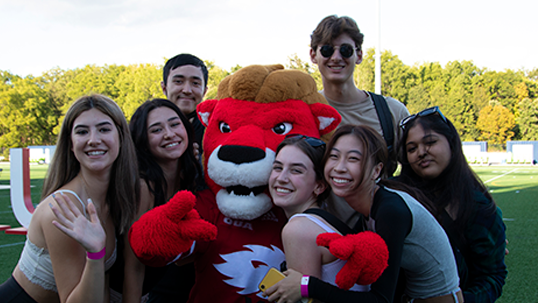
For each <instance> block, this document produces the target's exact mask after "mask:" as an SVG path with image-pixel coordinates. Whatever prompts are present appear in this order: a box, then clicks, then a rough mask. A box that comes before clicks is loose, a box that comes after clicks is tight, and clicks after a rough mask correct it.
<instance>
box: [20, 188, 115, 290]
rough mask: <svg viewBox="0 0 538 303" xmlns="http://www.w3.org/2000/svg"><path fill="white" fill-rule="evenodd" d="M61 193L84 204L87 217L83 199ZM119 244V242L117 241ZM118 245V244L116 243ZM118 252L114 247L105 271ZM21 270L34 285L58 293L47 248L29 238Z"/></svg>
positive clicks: (22, 254)
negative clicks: (37, 244) (38, 245)
mask: <svg viewBox="0 0 538 303" xmlns="http://www.w3.org/2000/svg"><path fill="white" fill-rule="evenodd" d="M56 192H59V193H64V192H67V193H70V194H72V195H74V196H75V197H76V198H77V199H78V200H79V201H80V203H81V204H82V210H83V213H84V215H85V216H86V217H87V216H88V214H87V213H86V204H84V202H82V199H80V197H79V196H78V195H77V194H76V193H75V192H73V191H71V190H68V189H64V190H58V191H56ZM116 242H117V241H116ZM116 244H117V243H116ZM116 257H117V251H116V245H115V246H114V252H112V255H111V256H110V258H109V259H108V260H106V261H105V271H106V270H108V269H109V268H110V267H112V265H114V262H115V261H116ZM19 269H20V270H21V272H22V273H23V274H24V275H25V276H26V278H28V280H29V281H30V282H32V283H34V284H37V285H39V286H41V287H43V288H44V289H46V290H52V291H54V292H58V289H57V288H56V280H55V279H54V273H53V271H52V262H51V260H50V254H49V252H48V250H46V249H45V248H40V247H37V246H36V245H35V244H34V243H32V242H30V239H28V237H27V238H26V242H25V243H24V248H23V250H22V253H21V257H20V259H19Z"/></svg>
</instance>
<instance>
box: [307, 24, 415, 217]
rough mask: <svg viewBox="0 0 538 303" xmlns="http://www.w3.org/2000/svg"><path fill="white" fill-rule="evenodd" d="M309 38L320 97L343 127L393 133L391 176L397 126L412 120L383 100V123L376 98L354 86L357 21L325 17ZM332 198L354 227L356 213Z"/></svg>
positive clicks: (399, 105)
mask: <svg viewBox="0 0 538 303" xmlns="http://www.w3.org/2000/svg"><path fill="white" fill-rule="evenodd" d="M310 37H311V41H310V47H311V49H310V59H311V60H312V62H313V63H314V64H317V66H318V69H319V71H320V73H321V79H322V81H323V90H322V91H321V92H320V93H321V94H323V95H324V96H325V98H326V99H327V101H328V102H329V104H330V105H331V106H332V107H334V108H335V109H336V110H337V111H338V112H339V113H340V115H341V116H342V123H341V124H359V125H368V126H370V127H372V128H374V129H375V130H377V131H378V132H379V133H380V134H381V135H383V136H384V137H385V140H387V135H385V134H383V126H382V125H381V124H382V123H384V124H385V127H386V128H387V129H391V131H392V134H391V135H392V140H388V141H392V147H393V148H392V152H391V154H390V157H391V160H392V161H391V162H392V163H391V164H390V163H386V164H385V165H387V166H389V167H388V168H389V169H388V172H387V171H386V175H387V176H392V173H393V172H394V170H395V169H396V163H397V162H396V160H397V155H396V152H395V150H396V145H397V142H398V139H399V137H400V131H399V129H398V125H399V122H400V120H402V119H403V118H405V117H407V116H409V111H408V110H407V108H406V107H405V105H404V104H403V103H401V102H400V101H398V100H396V99H394V98H392V97H384V99H385V100H386V105H387V106H388V108H387V107H385V109H386V110H385V111H383V112H382V114H386V119H384V121H383V122H381V121H380V116H379V115H378V111H377V110H376V105H374V102H373V99H372V96H374V94H372V93H370V92H367V91H364V90H361V89H359V88H358V87H357V86H355V81H354V77H353V72H354V71H355V65H357V64H360V63H361V62H362V55H363V54H362V48H361V47H362V42H363V38H364V35H363V34H362V33H361V31H360V30H359V27H358V26H357V23H356V22H355V20H353V19H351V18H350V17H346V16H343V17H337V16H336V15H331V16H328V17H325V18H324V19H323V20H321V22H320V23H319V24H318V26H317V27H316V29H315V30H314V31H313V32H312V35H311V36H310ZM375 98H376V99H377V100H378V103H379V102H383V101H379V99H380V98H381V99H383V98H382V97H381V96H379V97H375ZM389 114H390V115H389ZM387 120H390V121H387ZM386 122H389V123H386ZM390 124H392V125H390ZM386 125H389V127H390V128H389V127H387V126H386ZM387 133H388V132H387ZM386 168H387V167H386ZM333 198H334V199H336V200H337V201H335V203H333V204H335V205H336V209H334V210H333V212H334V213H335V214H336V215H337V216H338V217H339V218H340V219H342V220H343V221H344V222H346V223H347V224H348V225H350V226H353V225H354V224H355V221H356V220H357V218H356V216H351V214H353V213H354V211H353V209H351V208H350V207H349V206H348V205H347V203H345V201H340V200H341V199H338V197H336V196H335V195H331V199H333Z"/></svg>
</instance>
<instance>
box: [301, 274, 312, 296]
mask: <svg viewBox="0 0 538 303" xmlns="http://www.w3.org/2000/svg"><path fill="white" fill-rule="evenodd" d="M308 281H310V276H307V275H304V276H303V277H302V278H301V297H303V298H308Z"/></svg>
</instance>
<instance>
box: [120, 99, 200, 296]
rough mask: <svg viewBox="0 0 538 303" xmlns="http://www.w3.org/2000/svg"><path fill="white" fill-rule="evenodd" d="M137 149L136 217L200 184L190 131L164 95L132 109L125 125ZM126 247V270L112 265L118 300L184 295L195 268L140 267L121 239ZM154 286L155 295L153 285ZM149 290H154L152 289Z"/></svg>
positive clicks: (190, 282) (187, 123) (192, 281)
mask: <svg viewBox="0 0 538 303" xmlns="http://www.w3.org/2000/svg"><path fill="white" fill-rule="evenodd" d="M129 127H130V130H131V136H132V138H133V142H134V145H135V147H136V156H137V159H138V167H139V171H140V178H141V181H142V182H140V183H141V190H140V194H141V207H140V210H139V212H138V217H140V216H141V215H142V214H144V213H145V212H146V211H148V210H150V209H152V208H154V207H156V206H159V205H162V204H164V203H166V201H168V199H169V198H170V197H172V196H173V195H174V194H175V193H176V192H178V191H180V190H189V191H191V192H196V187H197V185H199V184H203V181H202V179H201V178H202V168H201V166H200V164H199V162H198V160H197V159H196V157H195V155H194V150H193V142H195V141H194V131H193V129H192V126H191V124H190V123H189V121H188V120H187V118H185V116H184V115H183V113H182V112H181V111H180V110H179V108H178V107H177V106H176V105H175V104H174V103H172V102H170V101H168V100H166V99H153V100H149V101H146V102H144V103H143V104H142V105H140V107H138V109H137V110H136V111H135V113H134V114H133V116H132V117H131V122H130V123H129ZM123 240H124V244H123V246H124V247H125V249H126V253H125V254H124V256H125V268H121V266H120V267H119V268H117V269H116V270H117V276H121V275H122V274H123V277H124V281H123V284H122V280H121V279H117V281H116V284H115V285H113V288H114V289H115V290H116V291H118V292H122V294H123V295H122V297H123V298H122V299H123V302H140V298H141V296H143V295H146V294H148V293H149V296H148V297H149V300H150V301H151V302H161V301H162V300H165V301H166V299H164V298H163V297H162V296H163V294H164V295H165V294H166V293H167V292H170V295H171V296H173V297H174V298H173V300H174V302H182V301H186V300H187V299H188V295H189V292H190V288H191V287H192V285H193V284H194V266H193V265H192V264H188V265H184V266H181V267H178V266H176V265H175V264H171V265H169V266H167V267H163V268H153V267H147V266H144V265H143V264H142V263H140V262H139V261H138V259H137V258H136V257H135V256H134V254H133V253H132V251H131V248H130V246H129V244H128V243H129V241H127V239H126V238H124V239H123ZM156 288H157V289H159V290H160V291H159V292H158V293H155V292H154V291H155V289H156ZM152 290H153V291H152Z"/></svg>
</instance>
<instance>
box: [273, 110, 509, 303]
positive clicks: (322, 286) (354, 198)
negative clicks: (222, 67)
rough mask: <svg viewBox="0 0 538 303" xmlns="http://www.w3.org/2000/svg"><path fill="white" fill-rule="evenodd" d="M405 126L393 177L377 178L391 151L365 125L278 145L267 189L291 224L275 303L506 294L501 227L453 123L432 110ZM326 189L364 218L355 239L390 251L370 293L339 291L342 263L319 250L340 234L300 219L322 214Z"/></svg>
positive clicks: (321, 222)
mask: <svg viewBox="0 0 538 303" xmlns="http://www.w3.org/2000/svg"><path fill="white" fill-rule="evenodd" d="M400 127H401V129H402V130H403V137H402V141H401V143H400V144H399V146H398V152H399V159H400V163H401V165H402V169H401V173H400V174H399V176H397V177H396V178H391V179H384V178H382V177H381V176H383V169H384V163H387V161H388V151H387V147H386V144H385V142H384V140H383V138H382V137H381V136H380V135H379V134H378V133H377V132H376V131H375V130H373V129H372V128H370V127H368V126H359V125H351V124H347V125H342V126H340V127H339V128H338V129H337V130H336V132H335V133H334V134H333V136H332V138H331V139H330V141H329V142H328V143H327V145H326V147H325V144H324V143H323V142H322V141H320V140H316V139H314V138H305V137H290V138H287V139H285V140H284V141H283V142H282V143H281V144H280V146H279V147H278V149H277V154H276V159H275V162H274V164H273V170H272V173H271V177H270V184H269V185H270V191H271V195H272V197H273V200H274V202H275V204H276V205H278V206H280V207H282V208H283V209H284V211H285V212H286V215H287V216H288V218H289V221H288V223H287V225H286V226H285V227H284V230H283V232H282V240H283V243H284V251H285V254H286V262H287V266H288V271H287V272H286V275H287V278H286V279H284V280H282V281H281V282H279V283H277V284H276V285H275V286H273V287H271V288H269V289H267V290H266V291H265V294H266V295H268V299H269V301H271V302H279V303H280V302H297V301H298V300H299V299H301V298H302V297H305V296H306V297H310V298H314V299H317V300H319V301H321V302H455V303H458V302H464V297H465V302H493V301H495V300H496V298H498V297H499V296H500V294H501V290H502V286H503V284H504V279H505V278H506V274H507V271H506V266H505V264H504V256H505V226H504V223H503V222H502V215H501V212H500V210H499V208H498V207H496V205H495V203H494V201H493V199H492V198H491V196H490V194H489V193H488V191H487V188H486V187H485V186H484V185H483V184H482V182H481V181H480V179H479V178H478V177H477V176H476V175H475V174H474V173H473V171H472V170H471V168H470V167H469V165H468V164H467V162H466V160H465V157H464V155H463V152H462V148H461V141H460V138H459V135H458V133H457V131H456V129H455V128H454V125H453V124H452V123H451V122H450V121H449V120H448V119H447V118H446V117H444V115H443V114H442V113H441V111H440V110H439V108H438V107H432V108H428V109H426V110H424V111H422V112H419V113H417V114H415V115H412V116H409V117H407V118H406V119H404V120H402V121H401V122H400ZM328 190H331V191H332V192H333V193H334V194H335V195H337V196H339V197H342V198H343V199H344V200H345V201H346V202H347V203H348V204H349V205H350V206H351V207H352V208H353V209H354V210H355V211H356V212H358V213H359V214H360V215H361V221H360V224H359V225H358V228H357V229H358V230H356V232H360V231H364V230H369V231H374V232H376V233H377V234H379V235H380V236H381V237H382V238H383V240H384V241H385V243H386V244H387V247H388V251H389V261H388V267H387V268H386V269H385V271H384V272H383V274H382V275H381V276H380V278H379V279H378V280H377V281H376V282H375V283H373V284H371V285H369V286H367V285H356V286H357V288H356V289H351V290H343V289H340V288H338V287H336V286H334V285H335V275H336V273H337V272H338V270H339V269H340V268H341V267H342V265H336V264H335V263H336V262H337V261H340V260H336V258H335V257H333V256H332V255H331V254H330V253H329V251H328V249H327V248H326V247H320V246H316V237H317V236H318V235H319V234H320V233H325V232H337V233H339V231H338V230H337V229H336V228H335V227H334V226H332V225H331V224H330V223H329V222H327V221H326V220H325V219H324V218H323V217H320V216H318V215H316V214H307V213H304V212H305V211H306V210H307V209H311V208H319V207H322V206H323V204H322V203H320V202H321V201H319V197H322V196H326V195H327V191H328ZM324 201H327V200H324ZM325 206H327V205H325ZM402 280H403V282H402ZM399 283H400V284H399ZM401 283H403V284H401ZM400 285H403V288H400ZM301 286H303V288H302V287H301ZM305 290H306V291H305ZM402 298H403V299H402ZM400 300H404V301H400Z"/></svg>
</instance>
